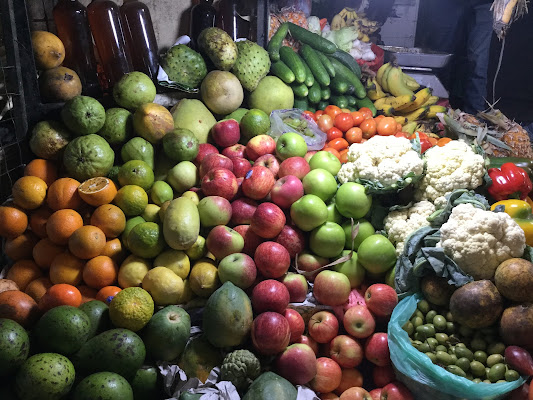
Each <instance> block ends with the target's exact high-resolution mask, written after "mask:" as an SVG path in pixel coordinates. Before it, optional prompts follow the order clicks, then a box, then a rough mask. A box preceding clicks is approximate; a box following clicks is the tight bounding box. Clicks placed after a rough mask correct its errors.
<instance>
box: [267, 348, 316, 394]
mask: <svg viewBox="0 0 533 400" xmlns="http://www.w3.org/2000/svg"><path fill="white" fill-rule="evenodd" d="M316 366H317V364H316V356H315V353H314V352H313V350H312V349H311V347H309V346H308V345H306V344H302V343H295V344H292V345H290V346H289V347H287V348H286V349H285V350H284V351H283V353H281V354H280V355H278V357H277V358H276V362H275V368H276V371H277V372H278V374H280V375H281V376H282V377H284V378H285V379H287V380H288V381H289V382H291V383H292V384H293V385H305V384H306V383H308V382H309V381H310V380H311V379H313V378H314V377H315V375H316Z"/></svg>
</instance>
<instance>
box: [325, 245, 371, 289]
mask: <svg viewBox="0 0 533 400" xmlns="http://www.w3.org/2000/svg"><path fill="white" fill-rule="evenodd" d="M350 253H351V251H350V250H344V251H343V252H342V253H341V255H340V257H345V256H347V255H349V254H350ZM333 270H334V271H337V272H340V273H343V274H344V275H346V276H347V277H348V279H349V281H350V286H351V288H352V289H354V288H357V287H359V286H360V285H361V283H363V280H364V279H365V267H363V266H362V265H361V263H360V262H359V260H358V258H357V253H356V252H353V253H352V258H350V259H349V260H348V261H345V262H343V263H340V264H337V265H335V266H334V267H333Z"/></svg>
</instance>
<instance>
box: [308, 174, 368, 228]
mask: <svg viewBox="0 0 533 400" xmlns="http://www.w3.org/2000/svg"><path fill="white" fill-rule="evenodd" d="M316 171H318V170H316ZM311 172H313V171H311ZM311 172H310V173H311ZM307 175H309V174H307ZM304 190H305V183H304ZM306 193H307V192H306ZM335 204H336V205H337V210H339V212H340V213H341V214H342V215H343V216H344V217H346V218H356V219H359V218H362V217H364V216H365V215H366V214H367V213H368V212H369V211H370V207H372V197H371V196H370V195H368V194H366V190H365V187H364V186H363V185H360V184H359V183H355V182H346V183H343V184H342V185H341V186H340V187H339V189H338V190H337V194H336V195H335Z"/></svg>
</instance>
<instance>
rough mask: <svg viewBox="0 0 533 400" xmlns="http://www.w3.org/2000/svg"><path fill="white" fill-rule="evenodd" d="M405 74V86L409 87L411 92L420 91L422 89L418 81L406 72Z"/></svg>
mask: <svg viewBox="0 0 533 400" xmlns="http://www.w3.org/2000/svg"><path fill="white" fill-rule="evenodd" d="M402 73H403V76H402V78H403V81H404V83H405V86H407V87H408V88H409V89H411V90H418V89H420V84H419V83H418V82H417V81H416V79H415V78H413V77H412V76H411V75H407V74H406V73H405V72H402Z"/></svg>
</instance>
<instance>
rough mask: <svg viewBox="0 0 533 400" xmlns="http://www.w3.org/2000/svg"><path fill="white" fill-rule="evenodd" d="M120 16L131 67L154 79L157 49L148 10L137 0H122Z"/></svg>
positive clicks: (155, 75) (156, 65)
mask: <svg viewBox="0 0 533 400" xmlns="http://www.w3.org/2000/svg"><path fill="white" fill-rule="evenodd" d="M120 17H121V18H122V28H123V30H124V37H125V39H126V44H127V45H128V48H129V51H130V55H131V61H132V64H133V69H134V70H135V71H141V72H144V73H145V74H146V75H148V76H149V77H150V78H152V79H155V78H156V77H157V67H158V65H159V64H158V61H157V59H158V54H157V53H158V50H157V41H156V38H155V32H154V26H153V25H152V18H151V17H150V10H149V9H148V7H147V6H146V4H144V3H142V2H140V1H138V0H124V4H123V5H122V7H120Z"/></svg>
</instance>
